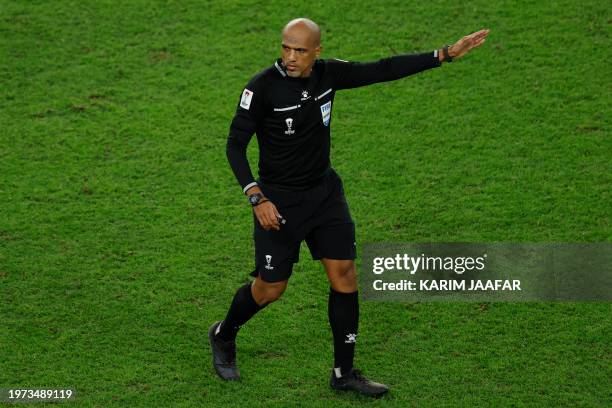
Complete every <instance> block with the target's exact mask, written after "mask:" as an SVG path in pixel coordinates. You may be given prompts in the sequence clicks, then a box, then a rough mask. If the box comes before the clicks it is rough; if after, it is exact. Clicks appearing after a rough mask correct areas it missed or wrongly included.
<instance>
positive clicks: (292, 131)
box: [285, 118, 295, 135]
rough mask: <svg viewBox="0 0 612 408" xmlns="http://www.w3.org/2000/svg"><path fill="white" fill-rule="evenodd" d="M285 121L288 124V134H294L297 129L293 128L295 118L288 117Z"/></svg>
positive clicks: (286, 131)
mask: <svg viewBox="0 0 612 408" xmlns="http://www.w3.org/2000/svg"><path fill="white" fill-rule="evenodd" d="M285 123H286V124H287V130H285V134H286V135H292V134H294V133H295V130H293V129H291V127H292V126H293V119H292V118H287V119H285Z"/></svg>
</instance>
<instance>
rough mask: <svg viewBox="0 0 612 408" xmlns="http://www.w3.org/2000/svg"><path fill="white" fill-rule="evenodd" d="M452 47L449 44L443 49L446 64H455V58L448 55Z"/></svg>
mask: <svg viewBox="0 0 612 408" xmlns="http://www.w3.org/2000/svg"><path fill="white" fill-rule="evenodd" d="M450 47H451V46H450V45H448V44H447V45H445V46H444V47H442V55H444V62H453V57H451V56H450V54H449V53H448V49H449V48H450Z"/></svg>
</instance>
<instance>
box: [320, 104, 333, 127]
mask: <svg viewBox="0 0 612 408" xmlns="http://www.w3.org/2000/svg"><path fill="white" fill-rule="evenodd" d="M321 119H323V124H324V125H325V126H329V120H330V119H331V101H329V102H327V103H324V104H323V105H321Z"/></svg>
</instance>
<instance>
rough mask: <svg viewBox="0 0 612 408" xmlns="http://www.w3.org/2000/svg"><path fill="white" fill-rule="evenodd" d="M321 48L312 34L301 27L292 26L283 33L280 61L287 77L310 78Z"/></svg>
mask: <svg viewBox="0 0 612 408" xmlns="http://www.w3.org/2000/svg"><path fill="white" fill-rule="evenodd" d="M320 52H321V47H320V45H319V44H317V41H316V40H315V38H314V35H313V33H312V32H311V31H310V30H308V29H307V28H306V27H303V26H294V27H291V28H288V29H286V30H285V31H284V32H283V43H282V45H281V59H282V60H283V65H285V67H286V68H287V75H289V76H290V77H293V78H300V77H301V78H305V77H308V76H310V72H311V70H312V66H313V65H314V62H315V59H317V58H318V56H319V54H320Z"/></svg>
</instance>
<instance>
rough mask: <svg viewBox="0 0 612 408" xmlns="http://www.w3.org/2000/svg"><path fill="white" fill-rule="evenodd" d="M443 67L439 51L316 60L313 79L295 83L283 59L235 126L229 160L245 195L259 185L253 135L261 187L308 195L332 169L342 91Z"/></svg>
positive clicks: (243, 104) (250, 87)
mask: <svg viewBox="0 0 612 408" xmlns="http://www.w3.org/2000/svg"><path fill="white" fill-rule="evenodd" d="M440 65H441V63H440V61H439V60H438V57H437V53H436V52H435V51H434V52H427V53H421V54H411V55H398V56H393V57H390V58H384V59H381V60H379V61H375V62H367V63H359V62H347V61H342V60H337V59H330V60H316V61H315V64H314V66H313V69H312V72H311V74H310V76H309V77H307V78H292V77H290V76H288V75H287V72H286V71H285V68H284V66H283V65H282V62H281V59H278V60H277V61H276V62H275V63H274V65H272V66H271V67H269V68H267V69H264V70H263V71H261V72H260V73H258V74H257V75H255V76H254V77H253V78H252V79H251V80H250V81H249V83H248V84H247V86H246V88H245V89H244V91H243V92H242V95H241V97H240V101H239V102H238V107H237V108H236V115H235V116H234V118H233V120H232V123H231V126H230V133H229V137H228V140H227V157H228V160H229V162H230V165H231V167H232V171H233V172H234V175H235V176H236V178H237V179H238V182H239V183H240V185H241V187H242V188H243V191H246V190H247V189H249V188H250V187H251V186H253V185H255V184H256V183H255V179H254V178H253V174H252V173H251V170H250V167H249V163H248V161H247V156H246V150H247V145H248V143H249V141H250V139H251V137H252V135H253V133H256V134H257V142H258V144H259V180H260V182H261V183H262V184H264V185H267V186H270V187H272V188H277V189H281V190H305V189H308V188H310V187H312V186H314V185H316V184H317V183H318V182H319V181H320V180H321V179H322V178H323V177H324V176H325V174H326V172H327V171H328V169H329V167H330V160H329V150H330V126H331V119H332V113H333V105H334V96H335V94H336V91H338V90H340V89H348V88H356V87H359V86H364V85H370V84H374V83H377V82H385V81H392V80H396V79H400V78H403V77H406V76H408V75H412V74H416V73H418V72H421V71H424V70H426V69H429V68H434V67H439V66H440Z"/></svg>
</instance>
